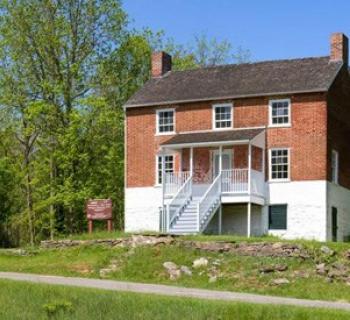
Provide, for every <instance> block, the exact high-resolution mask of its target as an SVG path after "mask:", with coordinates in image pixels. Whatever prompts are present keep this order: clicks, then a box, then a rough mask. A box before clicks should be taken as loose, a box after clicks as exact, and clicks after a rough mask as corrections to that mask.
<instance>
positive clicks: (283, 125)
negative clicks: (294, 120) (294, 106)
mask: <svg viewBox="0 0 350 320" xmlns="http://www.w3.org/2000/svg"><path fill="white" fill-rule="evenodd" d="M291 127H292V124H291V123H284V124H269V126H268V127H267V128H291Z"/></svg>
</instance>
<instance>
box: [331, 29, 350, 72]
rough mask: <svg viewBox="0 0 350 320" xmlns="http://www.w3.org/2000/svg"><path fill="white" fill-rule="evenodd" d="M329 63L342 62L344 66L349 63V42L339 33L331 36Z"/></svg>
mask: <svg viewBox="0 0 350 320" xmlns="http://www.w3.org/2000/svg"><path fill="white" fill-rule="evenodd" d="M330 60H331V61H343V62H344V63H345V64H346V65H348V62H349V40H348V37H347V36H346V35H345V34H344V33H341V32H337V33H333V34H332V35H331V58H330Z"/></svg>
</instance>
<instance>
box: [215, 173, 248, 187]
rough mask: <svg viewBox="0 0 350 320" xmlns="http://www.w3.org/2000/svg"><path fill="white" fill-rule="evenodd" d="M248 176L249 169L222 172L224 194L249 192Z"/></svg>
mask: <svg viewBox="0 0 350 320" xmlns="http://www.w3.org/2000/svg"><path fill="white" fill-rule="evenodd" d="M248 176H249V174H248V169H232V170H222V178H221V181H222V192H223V193H245V192H248Z"/></svg>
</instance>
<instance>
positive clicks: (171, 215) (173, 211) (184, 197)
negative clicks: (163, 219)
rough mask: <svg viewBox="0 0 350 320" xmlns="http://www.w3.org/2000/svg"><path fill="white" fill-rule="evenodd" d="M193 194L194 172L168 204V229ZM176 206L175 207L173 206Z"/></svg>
mask: <svg viewBox="0 0 350 320" xmlns="http://www.w3.org/2000/svg"><path fill="white" fill-rule="evenodd" d="M191 196H192V174H191V175H190V176H189V177H188V178H187V180H186V181H185V182H184V184H183V185H182V186H181V187H180V189H179V190H178V191H177V193H176V194H175V196H174V197H173V199H172V200H171V201H170V203H169V204H168V206H167V207H168V210H167V211H168V230H169V228H170V226H171V224H172V222H173V221H174V219H175V217H176V216H177V215H178V214H179V213H180V211H181V210H182V209H183V208H184V206H185V205H186V203H187V202H188V200H189V199H190V198H191ZM172 207H174V208H172Z"/></svg>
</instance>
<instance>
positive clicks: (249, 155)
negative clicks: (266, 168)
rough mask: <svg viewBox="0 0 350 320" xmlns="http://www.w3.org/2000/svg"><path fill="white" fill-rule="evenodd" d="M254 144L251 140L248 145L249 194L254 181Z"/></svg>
mask: <svg viewBox="0 0 350 320" xmlns="http://www.w3.org/2000/svg"><path fill="white" fill-rule="evenodd" d="M251 171H252V145H251V143H250V142H249V145H248V195H249V196H250V190H251V186H252V181H251V177H252V173H251Z"/></svg>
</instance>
